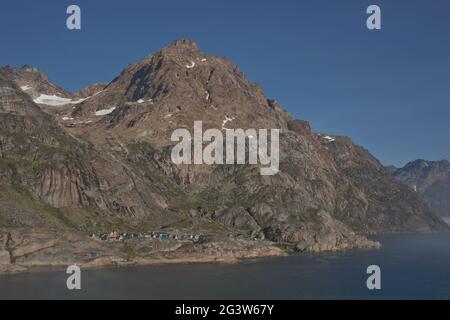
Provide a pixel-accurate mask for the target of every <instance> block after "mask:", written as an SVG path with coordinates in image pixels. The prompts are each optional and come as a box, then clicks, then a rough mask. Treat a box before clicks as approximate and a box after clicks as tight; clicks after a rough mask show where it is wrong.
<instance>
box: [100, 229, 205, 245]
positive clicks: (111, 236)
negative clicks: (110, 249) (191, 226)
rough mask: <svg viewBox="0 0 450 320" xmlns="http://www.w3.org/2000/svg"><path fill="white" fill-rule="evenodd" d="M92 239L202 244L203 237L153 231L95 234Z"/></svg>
mask: <svg viewBox="0 0 450 320" xmlns="http://www.w3.org/2000/svg"><path fill="white" fill-rule="evenodd" d="M92 238H94V239H100V240H103V241H124V240H142V239H159V240H165V239H172V240H180V241H183V240H184V241H188V240H190V241H192V242H200V241H201V239H202V236H201V235H199V234H195V233H194V234H186V233H178V232H165V231H151V232H117V231H115V230H113V231H111V232H110V233H101V234H99V235H96V234H93V235H92Z"/></svg>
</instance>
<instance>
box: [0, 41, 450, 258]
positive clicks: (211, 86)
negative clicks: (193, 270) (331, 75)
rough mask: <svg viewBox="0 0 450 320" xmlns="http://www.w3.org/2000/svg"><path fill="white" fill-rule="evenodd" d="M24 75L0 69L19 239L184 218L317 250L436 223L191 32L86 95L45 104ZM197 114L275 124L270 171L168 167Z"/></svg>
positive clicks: (0, 215)
mask: <svg viewBox="0 0 450 320" xmlns="http://www.w3.org/2000/svg"><path fill="white" fill-rule="evenodd" d="M31 70H33V69H31ZM23 72H29V71H23ZM23 72H22V71H14V70H11V69H7V70H5V69H1V70H0V120H1V121H2V124H4V125H2V127H1V128H0V182H1V183H2V186H3V187H2V188H3V189H1V188H0V204H3V205H5V206H8V208H12V209H11V210H12V211H11V210H4V211H2V210H0V230H3V231H2V232H3V233H4V234H7V232H10V231H11V230H15V228H17V226H20V227H21V228H25V229H27V228H28V229H27V230H34V231H33V232H34V233H33V232H31V231H30V233H29V234H30V237H33V236H35V237H40V234H41V233H42V234H44V235H48V234H51V233H48V232H47V231H48V230H50V229H51V230H55V229H56V230H64V232H69V231H68V230H72V231H70V232H78V233H81V234H83V233H84V234H86V233H87V232H89V231H91V230H94V231H95V230H101V229H103V230H104V229H105V228H122V229H130V228H133V229H139V230H146V229H147V230H148V229H151V228H153V229H158V228H183V229H189V230H195V231H197V232H201V233H203V234H210V235H213V236H223V235H226V234H230V233H238V234H244V235H246V236H247V237H249V238H250V237H252V238H253V237H257V238H259V239H261V238H264V237H265V238H266V239H269V240H271V241H275V242H283V243H290V244H293V245H297V247H298V249H299V250H312V251H323V250H341V249H348V248H352V247H374V246H376V243H374V242H371V241H369V240H367V239H365V238H364V237H363V236H362V234H371V233H377V232H399V231H402V232H403V231H430V230H441V229H445V228H446V226H445V224H444V223H443V222H442V221H440V219H438V218H437V217H435V216H434V215H433V214H432V213H431V212H430V210H429V209H428V208H427V206H426V205H425V204H424V203H423V202H422V201H421V200H420V199H419V198H418V196H417V194H416V193H415V192H413V191H411V190H410V189H409V188H407V187H405V186H403V185H402V184H401V183H399V182H397V181H396V180H395V179H394V178H393V177H392V176H391V175H390V173H389V171H388V170H386V169H385V168H384V167H383V166H382V165H381V164H380V163H379V162H378V161H377V160H376V159H375V158H374V157H373V156H371V155H370V153H369V152H368V151H367V150H365V149H363V148H361V147H359V146H356V145H354V144H353V143H352V141H351V139H349V138H347V137H331V136H326V135H322V134H318V133H314V132H313V131H312V130H311V127H310V125H309V124H308V123H307V122H306V121H303V120H294V119H293V118H292V117H291V116H290V115H289V114H288V113H287V112H286V111H284V110H283V109H282V108H281V107H280V106H279V105H278V103H276V101H274V100H270V99H268V98H267V97H265V95H264V92H263V89H262V88H261V87H260V86H259V85H257V84H253V83H251V82H249V81H248V80H247V79H246V77H245V76H244V74H243V73H242V72H240V71H239V69H238V68H237V67H236V66H235V65H234V64H233V63H231V62H230V61H228V60H226V59H224V58H218V57H212V56H207V55H205V54H204V53H202V52H201V51H200V50H199V49H198V47H197V46H196V45H195V43H193V42H192V41H189V40H179V41H176V42H175V43H173V44H171V45H170V46H169V47H167V48H165V49H163V50H161V51H159V52H157V53H155V54H153V55H151V56H148V57H146V58H145V59H143V60H142V61H139V62H136V63H133V64H131V65H129V66H128V67H127V68H126V69H124V71H123V72H122V73H121V74H120V75H119V76H118V77H117V78H115V79H114V80H113V81H112V82H111V83H109V84H108V85H106V86H103V85H94V86H92V87H90V88H88V89H86V90H85V91H83V92H82V93H80V94H78V96H81V97H86V96H87V97H89V98H88V99H86V100H83V101H81V102H79V103H77V104H75V105H72V104H71V105H69V106H61V107H58V108H48V109H46V110H45V111H46V112H44V111H43V110H42V108H43V106H38V105H36V104H35V103H33V100H32V98H33V92H28V90H21V89H20V88H19V87H18V85H17V83H19V84H20V85H22V84H24V83H22V82H21V81H24V80H23V79H22V78H24V76H22V73H23ZM33 72H34V71H33ZM18 75H20V77H19V76H18ZM33 79H34V78H33ZM39 79H41V80H40V81H41V82H42V83H44V84H45V86H47V87H48V88H53V87H54V88H57V86H55V85H53V84H51V83H50V84H48V83H47V81H48V80H46V78H39ZM36 81H37V80H36ZM38 82H39V81H38ZM44 84H43V86H44ZM35 86H36V87H38V86H39V85H38V84H35ZM55 90H59V89H55ZM48 92H49V93H51V91H48ZM71 97H72V98H73V97H74V95H72V96H71ZM73 107H75V108H73ZM105 110H107V112H103V111H105ZM99 111H100V112H99ZM226 119H228V120H227V121H224V120H226ZM197 120H202V121H203V126H204V129H208V128H217V129H222V130H225V129H227V128H228V129H233V128H242V129H248V128H254V129H259V128H267V129H280V130H281V134H280V157H281V159H280V172H279V173H278V174H277V175H274V176H261V175H260V171H259V168H258V166H256V165H221V166H217V165H214V166H207V165H180V166H176V165H174V164H173V163H172V161H171V159H170V150H171V146H172V142H171V141H170V136H171V133H172V132H173V130H175V129H178V128H187V129H188V130H192V127H193V124H194V121H197ZM14 198H17V199H18V200H17V201H12V200H13V199H14ZM19 200H20V201H19ZM25 204H27V205H25ZM0 209H1V207H0ZM8 212H15V215H14V216H11V215H10V213H9V214H8ZM36 226H39V227H36ZM36 230H40V231H39V232H41V233H39V232H38V231H36ZM78 233H77V236H79V235H78ZM0 234H1V233H0ZM62 234H63V232H62ZM15 237H16V236H15ZM42 237H43V238H45V239H47V238H51V236H42ZM45 241H46V240H45ZM45 241H44V240H43V241H42V242H43V243H47V242H45ZM58 243H59V242H57V243H56V244H52V245H51V247H52V248H53V247H54V246H58ZM0 250H5V246H3V248H0ZM52 250H53V249H52ZM219 251H220V250H219ZM0 255H1V259H3V260H7V255H6V254H5V252H4V251H0Z"/></svg>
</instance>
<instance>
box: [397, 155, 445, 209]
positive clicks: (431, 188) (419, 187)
mask: <svg viewBox="0 0 450 320" xmlns="http://www.w3.org/2000/svg"><path fill="white" fill-rule="evenodd" d="M394 176H395V177H396V178H397V179H398V180H399V181H401V182H403V183H405V184H406V185H408V186H409V187H410V188H411V189H412V190H414V191H415V192H417V193H418V194H419V195H420V196H421V197H422V198H423V199H424V200H425V202H426V203H427V204H428V206H429V207H430V208H431V209H432V210H433V211H434V212H436V213H437V214H439V215H441V216H445V217H450V163H449V162H448V161H447V160H442V161H426V160H415V161H412V162H410V163H408V164H407V165H406V166H404V167H403V168H400V169H397V170H395V171H394Z"/></svg>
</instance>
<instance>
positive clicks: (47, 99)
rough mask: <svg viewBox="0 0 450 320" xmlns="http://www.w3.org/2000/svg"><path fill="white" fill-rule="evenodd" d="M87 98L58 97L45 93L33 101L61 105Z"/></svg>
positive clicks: (75, 102)
mask: <svg viewBox="0 0 450 320" xmlns="http://www.w3.org/2000/svg"><path fill="white" fill-rule="evenodd" d="M86 99H87V98H83V99H79V100H72V99H69V98H63V97H58V96H56V95H52V96H49V95H47V94H41V95H40V96H39V97H37V98H36V99H34V100H33V101H34V102H35V103H38V104H46V105H49V106H62V105H65V104H77V103H80V102H83V101H84V100H86Z"/></svg>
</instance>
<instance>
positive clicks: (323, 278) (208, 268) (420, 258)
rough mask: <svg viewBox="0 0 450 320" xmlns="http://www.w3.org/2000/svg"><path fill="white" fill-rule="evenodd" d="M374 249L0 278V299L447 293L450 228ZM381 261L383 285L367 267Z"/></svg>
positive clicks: (397, 238)
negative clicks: (73, 282) (374, 286)
mask: <svg viewBox="0 0 450 320" xmlns="http://www.w3.org/2000/svg"><path fill="white" fill-rule="evenodd" d="M376 240H379V241H381V242H382V245H383V247H382V249H379V250H354V251H348V252H343V253H324V254H299V255H292V256H288V257H280V258H270V259H261V260H256V261H247V262H242V263H239V264H233V265H222V264H186V265H165V266H150V267H139V268H120V269H97V270H85V271H82V289H81V290H80V291H69V290H68V289H67V288H66V279H67V275H66V274H65V270H53V271H45V272H39V273H28V274H18V275H7V276H0V299H14V298H18V299H450V234H448V233H446V234H426V235H390V236H382V237H379V238H376ZM373 264H375V265H379V266H380V267H381V285H382V288H381V290H375V291H369V290H368V289H367V287H366V280H367V277H368V275H367V274H366V268H367V267H368V266H369V265H373Z"/></svg>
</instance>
